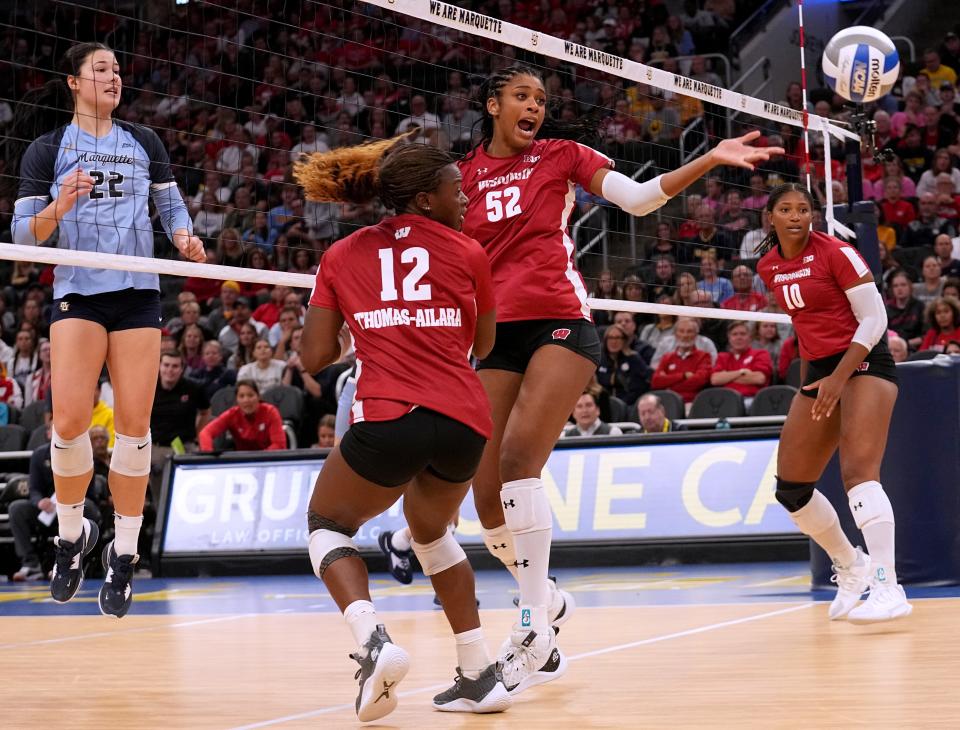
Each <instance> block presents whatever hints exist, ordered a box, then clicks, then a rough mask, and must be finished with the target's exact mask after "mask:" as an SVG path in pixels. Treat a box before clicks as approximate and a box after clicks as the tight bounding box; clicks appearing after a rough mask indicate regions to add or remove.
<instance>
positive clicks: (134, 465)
mask: <svg viewBox="0 0 960 730" xmlns="http://www.w3.org/2000/svg"><path fill="white" fill-rule="evenodd" d="M151 443H152V442H151V439H150V430H149V429H148V430H147V433H146V435H145V436H127V435H125V434H122V433H119V432H118V433H117V434H116V439H115V440H114V443H113V455H112V456H111V457H110V471H113V472H116V473H117V474H122V475H123V476H126V477H145V476H148V475H149V474H150V456H151V453H150V452H151V449H150V444H151Z"/></svg>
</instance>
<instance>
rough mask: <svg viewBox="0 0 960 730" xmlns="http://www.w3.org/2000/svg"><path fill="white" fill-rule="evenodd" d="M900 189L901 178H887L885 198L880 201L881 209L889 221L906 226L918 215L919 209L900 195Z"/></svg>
mask: <svg viewBox="0 0 960 730" xmlns="http://www.w3.org/2000/svg"><path fill="white" fill-rule="evenodd" d="M900 190H901V185H900V181H899V180H897V179H896V178H887V179H886V180H885V181H884V183H883V200H881V201H880V209H881V210H882V211H883V219H884V220H885V221H886V222H887V223H889V224H896V225H898V226H900V227H901V228H904V227H905V226H906V225H907V224H908V223H909V222H910V221H912V220H913V219H914V218H916V217H917V211H916V209H915V208H914V207H913V205H911V204H910V203H908V202H907V201H906V200H903V199H902V198H901V197H900Z"/></svg>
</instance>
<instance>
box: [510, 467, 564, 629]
mask: <svg viewBox="0 0 960 730" xmlns="http://www.w3.org/2000/svg"><path fill="white" fill-rule="evenodd" d="M521 484H522V485H525V486H528V485H532V486H534V490H533V492H532V494H531V495H529V498H530V499H531V504H530V505H528V507H529V509H530V510H532V511H533V513H534V514H538V513H539V514H543V513H546V514H549V515H551V522H550V527H547V528H546V529H541V530H532V531H530V532H521V533H519V534H517V533H514V535H513V544H514V546H515V549H516V553H517V560H516V565H517V582H518V583H519V584H520V628H522V629H532V630H533V631H536V632H537V633H538V634H541V635H542V634H545V633H546V632H547V631H549V630H550V624H549V622H548V621H547V606H549V605H550V589H549V587H548V586H547V580H548V579H547V573H549V571H550V542H551V540H552V538H553V522H552V513H551V512H550V503H549V502H548V501H547V493H546V492H545V491H544V490H543V483H542V482H541V481H540V479H536V478H530V479H517V480H515V481H512V482H506V483H504V485H503V490H504V491H509V490H510V488H511V487H516V486H519V485H521ZM503 493H504V492H503V491H501V494H503Z"/></svg>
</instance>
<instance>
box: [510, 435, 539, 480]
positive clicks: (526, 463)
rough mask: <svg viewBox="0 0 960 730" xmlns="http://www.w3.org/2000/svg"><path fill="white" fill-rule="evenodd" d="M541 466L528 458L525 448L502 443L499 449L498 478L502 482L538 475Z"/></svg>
mask: <svg viewBox="0 0 960 730" xmlns="http://www.w3.org/2000/svg"><path fill="white" fill-rule="evenodd" d="M541 468H542V467H541V466H539V465H537V464H535V463H534V462H533V461H531V459H530V454H529V451H528V450H527V449H523V448H517V447H514V446H512V445H509V444H504V445H503V446H502V447H501V449H500V478H501V479H502V480H503V483H504V484H506V483H507V482H512V481H516V480H518V479H526V478H529V477H531V475H536V476H539V475H540V471H541Z"/></svg>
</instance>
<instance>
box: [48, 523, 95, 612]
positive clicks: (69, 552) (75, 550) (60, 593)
mask: <svg viewBox="0 0 960 730" xmlns="http://www.w3.org/2000/svg"><path fill="white" fill-rule="evenodd" d="M99 539H100V528H99V527H97V523H96V522H93V521H91V520H88V519H87V518H86V517H84V518H83V532H82V533H81V534H80V537H79V538H78V539H77V540H76V541H75V542H69V541H67V540H64V539H63V538H62V537H55V538H53V544H54V546H55V547H56V558H55V561H54V564H53V573H52V575H51V576H50V595H51V596H53V600H54V601H56V602H57V603H66V602H67V601H69V600H70V599H71V598H73V597H74V596H75V595H77V591H79V590H80V586H81V585H82V584H83V572H84V567H83V558H84V557H85V556H86V555H88V554H89V553H90V551H91V550H93V548H94V546H95V545H96V544H97V540H99Z"/></svg>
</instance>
